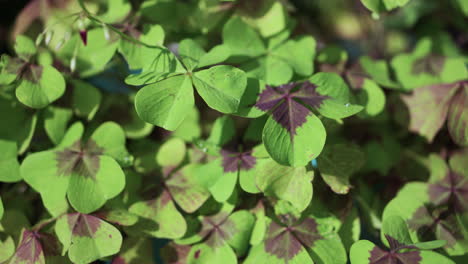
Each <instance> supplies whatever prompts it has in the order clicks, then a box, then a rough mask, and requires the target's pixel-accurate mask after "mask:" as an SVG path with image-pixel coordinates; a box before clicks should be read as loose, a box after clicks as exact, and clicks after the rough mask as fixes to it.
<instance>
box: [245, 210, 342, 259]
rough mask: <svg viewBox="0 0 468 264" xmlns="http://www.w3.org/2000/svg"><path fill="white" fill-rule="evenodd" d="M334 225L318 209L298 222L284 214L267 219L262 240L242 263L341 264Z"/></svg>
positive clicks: (327, 213)
mask: <svg viewBox="0 0 468 264" xmlns="http://www.w3.org/2000/svg"><path fill="white" fill-rule="evenodd" d="M319 207H321V206H319ZM338 225H339V221H338V220H337V219H336V218H335V217H333V216H331V214H330V213H329V212H327V210H326V209H322V208H321V209H319V208H318V207H316V210H314V211H313V212H308V213H307V214H306V215H304V216H303V217H301V218H300V219H297V218H294V217H290V216H288V215H279V216H278V219H272V218H268V227H267V229H266V233H265V239H264V241H263V242H262V243H260V244H258V245H256V246H254V247H253V248H252V249H251V252H250V254H249V256H248V257H247V259H246V261H245V263H246V264H250V263H262V262H264V263H274V264H282V263H285V264H286V263H334V264H339V263H342V264H344V263H346V251H345V249H344V246H343V244H342V242H341V239H340V237H339V236H338V234H337V229H338Z"/></svg>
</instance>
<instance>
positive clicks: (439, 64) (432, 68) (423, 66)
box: [411, 54, 445, 75]
mask: <svg viewBox="0 0 468 264" xmlns="http://www.w3.org/2000/svg"><path fill="white" fill-rule="evenodd" d="M444 64H445V58H444V57H443V56H440V55H436V54H431V55H428V56H426V57H423V58H420V59H418V60H416V61H415V62H414V63H413V68H412V70H411V73H412V74H416V75H419V74H421V73H427V74H430V75H439V74H440V73H441V72H442V70H443V68H444Z"/></svg>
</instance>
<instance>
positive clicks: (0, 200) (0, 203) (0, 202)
mask: <svg viewBox="0 0 468 264" xmlns="http://www.w3.org/2000/svg"><path fill="white" fill-rule="evenodd" d="M3 211H4V210H3V202H2V197H0V220H2V217H3ZM0 252H1V251H0ZM0 261H1V259H0Z"/></svg>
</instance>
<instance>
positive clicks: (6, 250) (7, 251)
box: [0, 236, 15, 262]
mask: <svg viewBox="0 0 468 264" xmlns="http://www.w3.org/2000/svg"><path fill="white" fill-rule="evenodd" d="M14 253H15V241H13V238H12V237H11V236H7V237H6V238H5V239H1V240H0V261H1V262H6V261H7V260H8V259H10V257H11V256H13V254H14Z"/></svg>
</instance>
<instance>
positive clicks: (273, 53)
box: [223, 17, 316, 85]
mask: <svg viewBox="0 0 468 264" xmlns="http://www.w3.org/2000/svg"><path fill="white" fill-rule="evenodd" d="M239 35H242V36H243V38H239ZM287 36H288V35H286V38H284V34H279V37H276V38H273V39H272V40H270V43H269V44H268V46H266V45H265V43H264V41H263V40H262V39H261V38H260V36H259V34H258V33H257V32H256V31H255V30H254V29H253V28H251V27H249V25H248V24H247V23H245V22H244V21H242V19H241V18H240V17H233V18H231V19H230V20H229V21H228V22H227V23H226V24H225V26H224V28H223V46H226V47H228V48H229V49H230V51H231V58H230V59H229V60H228V61H232V62H235V63H240V64H241V65H240V68H241V69H243V70H244V71H245V72H247V74H248V75H249V77H255V78H258V79H261V80H263V81H265V82H266V83H267V84H268V85H281V84H284V83H287V82H289V81H290V80H291V78H292V77H293V74H294V73H297V74H299V75H301V76H308V75H310V74H312V72H313V70H314V68H313V63H312V61H313V59H314V56H315V46H316V43H315V40H314V39H313V38H312V37H310V36H301V37H298V38H297V39H294V40H292V39H291V40H287ZM246 40H247V41H246Z"/></svg>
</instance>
